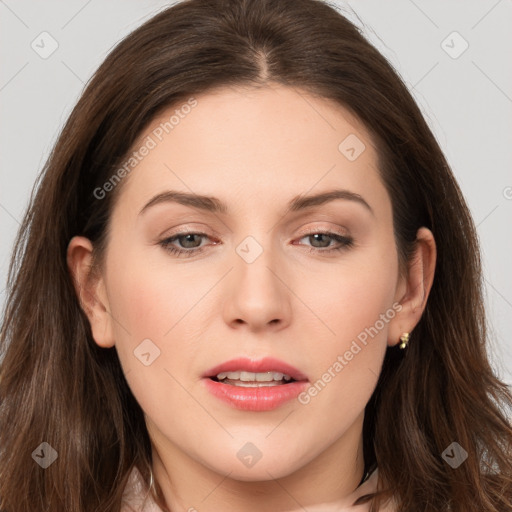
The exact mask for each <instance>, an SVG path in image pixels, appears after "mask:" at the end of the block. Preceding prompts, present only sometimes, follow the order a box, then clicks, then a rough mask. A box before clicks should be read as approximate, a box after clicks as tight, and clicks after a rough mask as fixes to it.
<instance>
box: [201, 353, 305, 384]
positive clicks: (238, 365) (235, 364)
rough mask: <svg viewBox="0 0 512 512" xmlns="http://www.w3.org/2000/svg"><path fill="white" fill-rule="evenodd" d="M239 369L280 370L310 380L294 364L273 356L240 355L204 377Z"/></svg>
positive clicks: (257, 371) (254, 370) (246, 370)
mask: <svg viewBox="0 0 512 512" xmlns="http://www.w3.org/2000/svg"><path fill="white" fill-rule="evenodd" d="M237 371H243V372H253V373H264V372H279V373H284V374H285V375H289V376H290V377H291V378H292V379H294V380H308V379H307V377H306V376H305V375H304V374H303V373H301V372H300V371H299V370H297V368H295V367H294V366H292V365H290V364H288V363H285V362H284V361H281V360H279V359H275V358H273V357H264V358H263V359H257V360H254V359H249V358H248V357H238V358H236V359H231V360H229V361H226V362H224V363H221V364H219V365H217V366H214V367H213V368H210V369H209V370H208V371H206V372H205V373H204V374H203V377H216V376H217V375H218V374H219V373H222V372H237Z"/></svg>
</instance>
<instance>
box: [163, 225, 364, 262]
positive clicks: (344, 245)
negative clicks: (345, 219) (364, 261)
mask: <svg viewBox="0 0 512 512" xmlns="http://www.w3.org/2000/svg"><path fill="white" fill-rule="evenodd" d="M187 235H197V236H203V237H207V238H209V237H208V235H207V234H206V233H198V232H195V231H190V232H183V233H177V234H176V235H173V236H172V237H170V238H166V239H165V240H162V241H160V242H159V245H160V246H162V247H163V248H164V250H165V251H167V252H168V253H170V254H173V255H175V256H177V257H179V258H182V257H184V258H188V257H191V256H194V255H196V254H200V253H202V252H203V250H204V246H201V247H198V248H193V249H189V250H187V249H179V248H177V247H176V246H173V245H171V244H172V242H174V241H175V240H177V239H178V238H181V237H184V236H187ZM313 235H327V236H328V237H329V238H331V239H333V240H334V241H336V242H338V243H339V244H341V245H339V246H338V247H332V248H328V249H322V248H317V247H312V248H311V249H310V250H309V252H320V253H333V252H341V251H343V250H345V249H348V248H350V247H352V246H353V245H354V239H353V238H351V237H348V236H343V235H340V234H338V233H333V232H331V231H311V232H309V233H305V234H304V235H303V236H301V238H299V240H301V239H302V238H306V237H309V236H313Z"/></svg>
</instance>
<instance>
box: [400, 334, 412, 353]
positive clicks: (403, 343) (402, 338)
mask: <svg viewBox="0 0 512 512" xmlns="http://www.w3.org/2000/svg"><path fill="white" fill-rule="evenodd" d="M409 337H410V335H409V333H408V332H404V333H403V334H402V336H400V342H401V343H400V345H399V347H400V348H401V349H404V348H405V347H407V345H408V343H409Z"/></svg>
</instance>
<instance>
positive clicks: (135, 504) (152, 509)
mask: <svg viewBox="0 0 512 512" xmlns="http://www.w3.org/2000/svg"><path fill="white" fill-rule="evenodd" d="M121 512H162V509H161V508H160V507H159V506H158V505H157V504H156V503H155V502H154V501H153V499H152V498H151V495H150V493H149V489H148V488H147V486H146V485H145V483H144V481H143V479H142V476H141V474H140V472H139V470H138V469H137V468H133V470H132V472H131V473H130V476H129V478H128V482H127V484H126V487H125V489H124V492H123V501H122V504H121Z"/></svg>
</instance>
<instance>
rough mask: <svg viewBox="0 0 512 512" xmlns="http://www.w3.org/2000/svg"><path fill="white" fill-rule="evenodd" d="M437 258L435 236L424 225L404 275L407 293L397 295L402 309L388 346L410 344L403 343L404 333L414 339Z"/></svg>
mask: <svg viewBox="0 0 512 512" xmlns="http://www.w3.org/2000/svg"><path fill="white" fill-rule="evenodd" d="M436 259H437V251H436V243H435V240H434V235H433V234H432V232H431V231H430V230H429V229H427V228H425V227H422V228H420V229H419V230H418V232H417V235H416V249H415V251H414V254H413V256H412V258H411V261H410V263H409V266H408V273H407V276H406V277H405V278H404V279H405V292H403V293H402V294H401V296H400V297H398V298H397V300H398V302H399V303H400V304H401V306H402V309H401V311H400V313H399V314H398V315H397V316H396V317H395V318H394V319H393V321H392V322H391V324H390V327H389V331H388V345H389V346H394V345H397V344H398V343H400V344H401V345H402V346H404V345H405V346H407V343H405V344H404V339H403V335H404V334H406V333H407V334H410V336H411V338H412V337H413V336H414V334H412V331H413V329H414V327H416V325H417V324H418V322H419V320H420V318H421V316H422V315H423V312H424V310H425V307H426V305H427V300H428V296H429V294H430V290H431V288H432V283H433V282H434V272H435V266H436ZM402 288H403V287H402ZM401 338H402V339H401ZM407 338H409V337H407ZM404 348H405V347H404Z"/></svg>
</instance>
